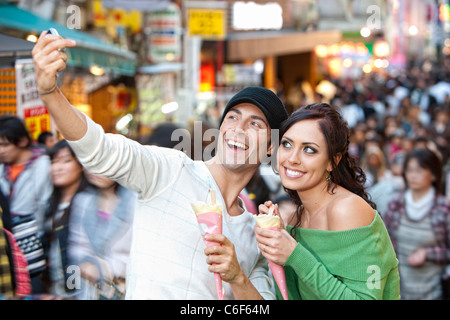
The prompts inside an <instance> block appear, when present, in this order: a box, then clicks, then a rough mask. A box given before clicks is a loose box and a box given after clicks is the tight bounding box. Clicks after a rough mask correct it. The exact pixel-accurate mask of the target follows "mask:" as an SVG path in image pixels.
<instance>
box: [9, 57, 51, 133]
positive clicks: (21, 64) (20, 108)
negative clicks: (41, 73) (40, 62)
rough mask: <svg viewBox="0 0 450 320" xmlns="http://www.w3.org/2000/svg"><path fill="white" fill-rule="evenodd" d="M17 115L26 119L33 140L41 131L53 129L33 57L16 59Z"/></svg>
mask: <svg viewBox="0 0 450 320" xmlns="http://www.w3.org/2000/svg"><path fill="white" fill-rule="evenodd" d="M15 67H16V94H17V116H18V117H19V118H21V119H23V120H24V122H25V126H26V128H27V130H28V132H29V133H30V136H31V138H32V139H33V140H36V139H37V137H38V136H39V134H40V133H41V132H44V131H51V127H52V125H51V119H50V114H49V113H48V111H47V108H46V107H45V105H44V103H43V101H42V100H41V98H40V97H39V93H38V91H37V87H36V76H35V74H34V65H33V61H32V60H31V59H19V60H16V66H15Z"/></svg>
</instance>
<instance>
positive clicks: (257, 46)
mask: <svg viewBox="0 0 450 320" xmlns="http://www.w3.org/2000/svg"><path fill="white" fill-rule="evenodd" d="M341 39H342V32H341V31H337V30H336V31H335V30H330V31H311V32H299V31H289V30H286V31H284V30H282V31H273V32H271V31H266V32H243V33H234V34H228V36H227V48H228V49H227V57H228V59H230V60H231V61H239V60H246V59H260V58H264V57H268V56H281V55H288V54H294V53H301V52H308V51H312V50H314V47H315V46H316V45H318V44H328V43H336V42H340V41H341Z"/></svg>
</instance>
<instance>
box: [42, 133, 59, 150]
mask: <svg viewBox="0 0 450 320" xmlns="http://www.w3.org/2000/svg"><path fill="white" fill-rule="evenodd" d="M56 142H57V140H56V137H55V135H54V134H53V132H50V131H44V132H41V133H40V134H39V136H38V138H37V143H38V146H42V147H43V148H45V149H46V150H47V151H48V150H50V149H51V148H53V146H54V145H55V143H56Z"/></svg>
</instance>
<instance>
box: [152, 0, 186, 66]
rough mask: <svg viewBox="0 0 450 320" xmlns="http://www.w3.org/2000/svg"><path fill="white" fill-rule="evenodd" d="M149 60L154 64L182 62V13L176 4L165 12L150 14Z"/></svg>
mask: <svg viewBox="0 0 450 320" xmlns="http://www.w3.org/2000/svg"><path fill="white" fill-rule="evenodd" d="M147 28H148V29H149V30H150V35H149V53H148V59H149V61H150V62H152V63H161V62H178V61H180V60H181V13H180V9H179V8H178V6H177V5H176V4H171V5H169V7H167V8H166V9H164V10H161V11H153V12H151V13H149V16H148V23H147Z"/></svg>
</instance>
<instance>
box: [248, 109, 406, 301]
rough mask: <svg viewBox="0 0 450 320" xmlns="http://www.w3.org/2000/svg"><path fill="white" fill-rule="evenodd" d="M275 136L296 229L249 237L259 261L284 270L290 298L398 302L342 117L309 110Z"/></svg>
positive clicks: (383, 237) (390, 257) (381, 230)
mask: <svg viewBox="0 0 450 320" xmlns="http://www.w3.org/2000/svg"><path fill="white" fill-rule="evenodd" d="M280 137H281V142H280V147H279V149H278V157H277V160H278V161H277V162H278V172H279V174H280V178H281V181H282V183H283V187H284V188H285V190H286V191H287V193H288V194H289V196H290V197H291V198H293V199H294V200H295V202H296V205H297V211H296V212H297V214H296V217H295V224H294V225H293V226H287V227H286V229H284V228H283V227H282V228H281V232H280V231H275V230H270V229H262V228H259V227H256V228H255V232H256V240H257V241H258V243H259V244H258V247H259V248H260V250H261V251H262V252H263V255H264V256H265V257H266V258H267V259H268V260H271V261H273V262H274V263H277V264H279V265H283V266H284V267H285V268H284V269H285V273H286V284H287V290H288V296H289V299H301V300H309V299H324V300H325V299H329V300H331V299H335V300H344V299H347V300H348V299H364V300H365V299H368V300H369V299H399V275H398V270H397V264H398V261H397V259H396V257H395V253H394V250H393V248H392V244H391V242H390V239H389V235H388V233H387V231H386V228H385V226H384V224H383V221H382V219H381V218H380V216H379V214H378V213H377V212H376V210H374V209H375V204H374V203H373V202H372V201H370V200H369V197H368V195H367V193H366V192H365V190H364V178H365V176H364V172H363V171H362V170H361V169H360V168H359V167H357V166H356V162H355V159H354V158H351V157H350V156H349V153H348V145H349V129H348V127H347V125H346V123H345V121H344V119H343V118H342V117H341V116H340V115H339V113H338V112H337V111H336V110H335V109H334V108H333V107H332V106H330V105H328V104H324V103H321V104H314V105H309V106H306V107H303V108H301V109H299V110H297V111H296V112H294V113H293V114H291V116H290V117H289V118H288V120H287V121H285V122H283V125H282V127H281V130H280ZM269 205H271V202H270V201H268V202H266V203H265V204H264V205H260V206H259V211H260V214H261V213H267V212H268V211H269V208H268V206H269ZM277 211H278V210H277V209H276V207H275V213H276V214H278V215H279V212H277ZM374 271H375V272H376V274H377V276H375V277H372V275H373V272H374ZM280 297H281V295H280V293H279V291H278V292H277V298H280Z"/></svg>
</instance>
